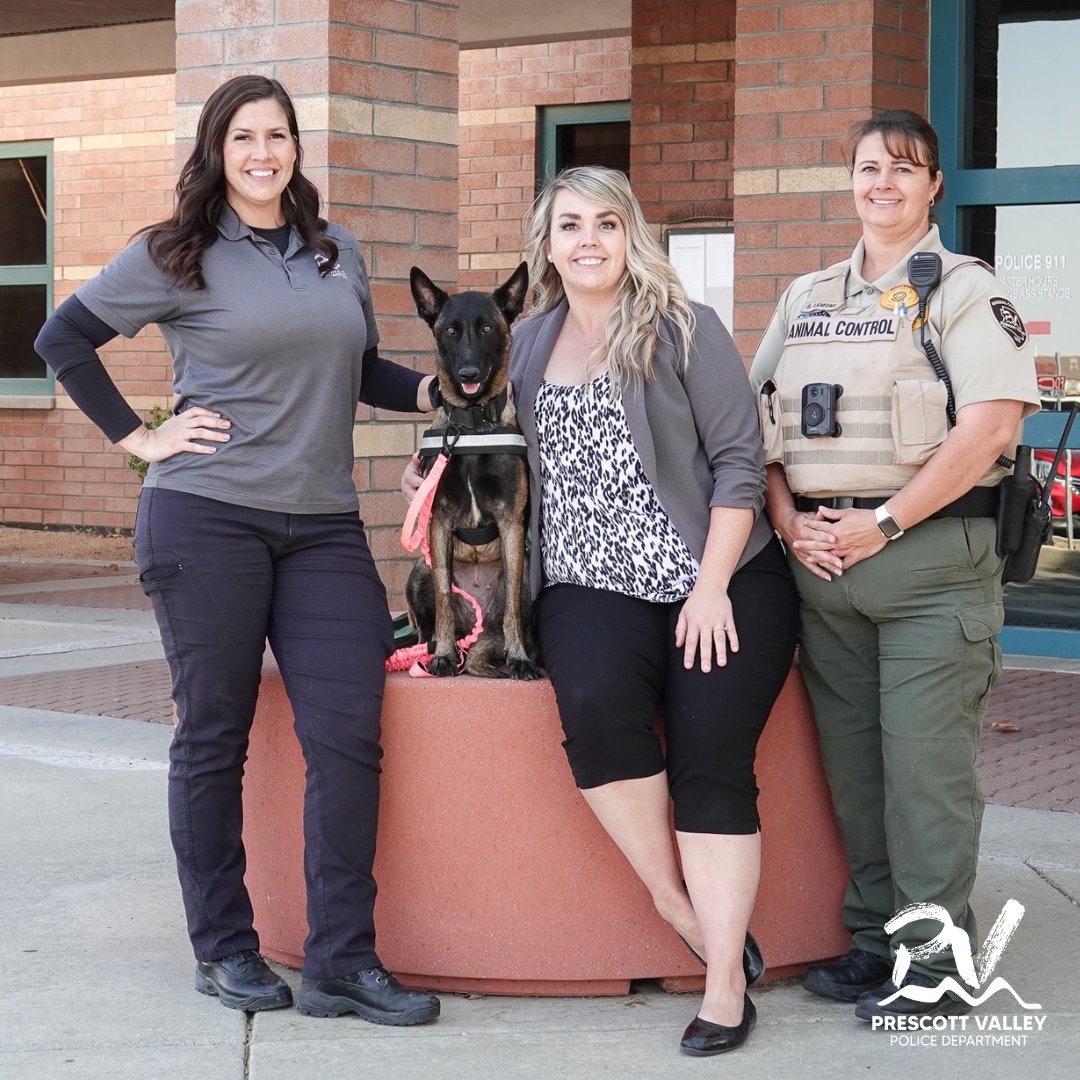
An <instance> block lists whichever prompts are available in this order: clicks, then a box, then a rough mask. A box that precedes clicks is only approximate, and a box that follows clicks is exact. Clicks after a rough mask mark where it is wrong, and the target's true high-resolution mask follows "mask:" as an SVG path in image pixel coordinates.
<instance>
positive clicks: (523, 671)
mask: <svg viewBox="0 0 1080 1080" xmlns="http://www.w3.org/2000/svg"><path fill="white" fill-rule="evenodd" d="M506 668H507V670H508V671H509V672H510V678H511V679H522V680H524V681H526V682H530V681H532V680H534V679H542V678H543V677H544V673H543V672H542V671H541V670H540V669H539V668H538V667H537V666H536V665H535V664H534V663H533V662H532V661H531V660H509V661H507V664H506Z"/></svg>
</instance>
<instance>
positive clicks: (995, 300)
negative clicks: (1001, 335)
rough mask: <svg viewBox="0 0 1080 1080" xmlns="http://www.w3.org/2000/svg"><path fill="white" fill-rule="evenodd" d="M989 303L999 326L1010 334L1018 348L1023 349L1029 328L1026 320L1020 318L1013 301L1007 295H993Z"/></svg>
mask: <svg viewBox="0 0 1080 1080" xmlns="http://www.w3.org/2000/svg"><path fill="white" fill-rule="evenodd" d="M989 304H990V310H991V311H992V312H993V313H994V318H995V319H997V321H998V326H1000V327H1001V329H1002V330H1004V331H1005V333H1006V334H1008V335H1009V337H1010V338H1011V339H1012V343H1013V344H1014V345H1015V346H1016V347H1017V348H1018V349H1022V348H1023V347H1024V346H1025V345H1026V344H1027V338H1028V336H1027V330H1026V329H1025V327H1024V320H1023V319H1021V318H1020V312H1019V311H1017V310H1016V308H1014V307H1013V306H1012V301H1011V300H1010V299H1009V298H1008V297H1007V296H991V297H990V300H989Z"/></svg>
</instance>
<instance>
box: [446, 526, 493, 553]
mask: <svg viewBox="0 0 1080 1080" xmlns="http://www.w3.org/2000/svg"><path fill="white" fill-rule="evenodd" d="M454 539H455V540H460V541H462V543H465V544H472V545H473V547H483V546H484V545H485V544H490V543H491V541H492V540H498V539H499V526H498V525H496V524H495V522H494V521H489V522H488V523H487V524H486V525H481V526H480V527H479V528H478V529H466V528H465V527H464V526H463V525H459V526H458V527H457V528H456V529H455V530H454Z"/></svg>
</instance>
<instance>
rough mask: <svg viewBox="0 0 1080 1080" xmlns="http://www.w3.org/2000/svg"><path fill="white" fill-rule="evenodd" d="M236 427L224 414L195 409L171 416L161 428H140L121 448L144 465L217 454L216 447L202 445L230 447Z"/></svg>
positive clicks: (124, 439) (123, 441)
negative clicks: (188, 455) (187, 455)
mask: <svg viewBox="0 0 1080 1080" xmlns="http://www.w3.org/2000/svg"><path fill="white" fill-rule="evenodd" d="M230 427H232V423H231V422H230V421H229V420H226V419H225V417H223V416H222V415H221V413H217V412H213V411H212V410H211V409H204V408H202V407H201V406H199V405H195V406H193V407H192V408H190V409H185V410H184V411H183V412H182V413H177V414H176V415H175V416H170V417H169V419H168V420H166V421H165V422H164V423H163V424H162V425H161V426H160V427H156V428H145V427H142V428H136V429H135V430H134V431H133V432H132V433H131V434H130V435H128V436H126V437H125V438H123V439H121V440H120V445H121V446H122V447H123V448H124V449H125V450H126V451H127V452H128V453H129V454H134V455H135V456H136V457H137V458H142V460H143V461H164V460H165V459H166V458H171V457H173V456H174V455H175V454H183V453H191V454H216V453H217V449H218V448H217V447H216V446H206V445H205V443H204V442H202V441H196V440H205V441H209V442H217V443H226V442H228V441H229V439H230V438H231V436H230V435H229V432H228V429H229V428H230Z"/></svg>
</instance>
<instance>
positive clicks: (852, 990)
mask: <svg viewBox="0 0 1080 1080" xmlns="http://www.w3.org/2000/svg"><path fill="white" fill-rule="evenodd" d="M892 968H893V966H892V963H891V961H889V960H886V959H885V958H884V957H881V956H878V955H877V953H872V952H867V951H866V950H865V949H850V950H849V951H848V954H847V956H844V957H842V958H841V959H839V960H837V961H836V962H835V963H832V964H815V965H814V966H813V967H810V968H807V969H806V974H805V975H803V977H802V984H803V986H805V987H806V989H807V990H809V991H810V992H811V993H812V994H820V995H821V996H822V997H827V998H832V999H833V1000H834V1001H858V999H859V998H860V997H861V996H862V995H863V994H865V993H866V992H867V991H868V990H876V989H878V987H880V986H881V985H882V984H883V983H884V982H885V981H886V980H887V979H888V977H889V976H890V975H891V974H892Z"/></svg>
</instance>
